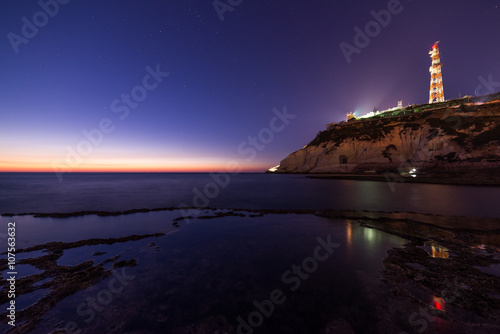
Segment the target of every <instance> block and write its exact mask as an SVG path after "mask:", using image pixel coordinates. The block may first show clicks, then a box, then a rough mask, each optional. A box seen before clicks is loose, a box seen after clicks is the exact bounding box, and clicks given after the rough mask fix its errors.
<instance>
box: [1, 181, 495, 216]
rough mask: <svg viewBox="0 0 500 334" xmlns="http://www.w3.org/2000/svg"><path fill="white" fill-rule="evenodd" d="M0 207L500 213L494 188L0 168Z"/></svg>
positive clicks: (28, 209)
mask: <svg viewBox="0 0 500 334" xmlns="http://www.w3.org/2000/svg"><path fill="white" fill-rule="evenodd" d="M0 189H1V191H0V213H7V212H9V213H23V212H73V211H79V210H105V211H117V210H129V209H139V208H159V207H178V206H179V205H183V206H207V207H216V208H233V209H234V208H244V209H267V208H271V209H349V210H370V211H372V210H374V211H401V212H419V213H433V214H442V215H464V216H477V217H500V206H498V200H499V198H500V187H480V186H453V185H434V184H414V183H396V184H395V185H394V188H393V189H391V187H390V186H389V184H388V183H386V182H375V181H351V180H319V179H311V178H307V177H306V176H305V175H275V174H237V175H227V174H224V175H222V174H175V173H71V174H64V175H63V180H62V182H59V180H58V178H57V177H56V175H55V174H54V173H0Z"/></svg>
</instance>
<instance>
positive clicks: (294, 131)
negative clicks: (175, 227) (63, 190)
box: [0, 0, 500, 172]
mask: <svg viewBox="0 0 500 334" xmlns="http://www.w3.org/2000/svg"><path fill="white" fill-rule="evenodd" d="M214 3H215V4H216V5H217V8H218V9H217V10H216V9H215V7H214ZM231 4H232V5H231ZM44 8H45V9H44ZM388 8H389V10H390V11H387V10H388ZM372 11H373V12H372ZM381 11H382V12H381ZM391 12H392V13H391ZM47 13H48V14H47ZM376 13H379V14H376ZM387 13H390V17H389V16H388V15H387ZM377 15H378V16H379V20H380V22H381V23H380V24H378V25H377V24H374V23H370V21H376V19H375V17H374V16H377ZM221 18H223V20H221ZM33 24H36V25H33ZM367 24H368V26H367ZM37 25H38V27H37ZM356 27H358V29H357V31H362V32H363V33H365V32H366V31H365V30H366V28H367V27H368V29H369V31H368V37H367V38H368V39H369V40H367V39H364V38H363V36H362V37H359V36H358V38H357V40H356V41H355V35H356V34H358V33H357V32H356V31H355V28H356ZM370 29H371V30H370ZM499 31H500V0H475V1H473V0H440V1H435V0H419V1H416V0H413V1H411V0H402V1H401V2H399V1H397V0H390V1H389V0H381V1H374V0H369V1H368V0H365V1H360V0H349V1H324V0H307V1H306V0H300V1H299V0H289V1H276V0H275V1H271V0H267V1H264V0H263V1H249V0H248V1H245V0H220V1H215V2H214V1H213V0H191V1H186V0H183V1H181V0H175V1H174V0H148V1H126V0H121V1H118V0H106V1H102V0H85V1H83V0H57V1H56V0H41V1H40V2H38V1H34V0H31V1H28V0H23V1H20V0H3V1H2V2H0V33H1V34H2V36H3V37H2V42H1V43H0V54H1V62H0V73H1V76H0V91H1V95H0V171H53V170H56V171H60V172H68V171H129V170H130V171H131V170H133V171H223V170H225V169H226V165H227V164H228V163H230V162H232V163H233V164H236V165H238V166H239V167H240V168H242V170H244V171H259V172H260V171H264V170H265V169H267V168H269V167H271V166H274V165H277V164H278V163H279V161H280V160H281V159H283V158H285V157H286V156H287V155H288V154H289V153H291V152H293V151H295V150H297V149H300V148H301V147H302V146H304V145H305V144H307V143H308V142H309V141H310V140H312V139H313V138H314V136H315V135H316V133H317V132H318V131H320V130H323V129H324V128H325V124H326V123H330V122H339V121H341V120H344V119H345V114H346V113H347V112H351V111H356V112H357V114H359V115H362V114H365V113H367V112H369V111H371V110H372V109H373V107H374V106H377V107H378V108H379V109H386V108H390V107H393V106H396V105H397V101H398V100H403V104H404V105H407V104H421V103H427V101H428V90H429V80H430V75H429V66H430V63H431V60H430V58H429V55H428V52H429V50H430V49H431V46H432V44H433V43H434V42H435V41H437V40H440V41H441V43H440V44H439V46H440V50H441V59H442V62H443V69H442V70H443V81H444V92H445V98H446V99H452V98H457V97H459V95H460V94H461V95H462V96H463V95H466V94H469V95H475V94H477V95H482V94H486V93H489V92H493V91H499V90H500V83H498V82H500V43H499V42H498V32H499ZM370 35H371V36H372V37H370ZM356 42H357V43H356ZM342 43H343V44H342ZM356 44H357V46H356ZM341 45H343V47H344V49H345V50H350V51H345V53H344V52H343V51H342V48H341ZM348 45H349V46H348ZM348 60H349V62H348ZM488 81H493V83H492V84H489V85H485V82H488ZM273 110H274V111H273ZM249 136H250V137H251V138H249Z"/></svg>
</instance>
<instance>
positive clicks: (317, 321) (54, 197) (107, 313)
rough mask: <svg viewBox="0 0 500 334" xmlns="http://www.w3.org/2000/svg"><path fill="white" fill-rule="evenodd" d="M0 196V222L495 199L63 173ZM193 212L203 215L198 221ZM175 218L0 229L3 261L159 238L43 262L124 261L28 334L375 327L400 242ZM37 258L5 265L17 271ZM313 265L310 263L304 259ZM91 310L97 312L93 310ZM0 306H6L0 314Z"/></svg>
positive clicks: (315, 224) (342, 228) (457, 211)
mask: <svg viewBox="0 0 500 334" xmlns="http://www.w3.org/2000/svg"><path fill="white" fill-rule="evenodd" d="M0 189H1V191H0V213H6V212H11V213H23V212H74V211H80V210H106V211H117V210H129V209H138V208H161V207H178V206H208V207H215V208H219V209H224V208H227V209H238V208H242V209H265V208H272V209H350V210H380V211H412V212H422V213H436V214H443V215H465V216H485V217H500V208H499V206H498V205H497V203H498V198H499V195H500V188H496V187H461V186H447V185H425V184H410V183H408V184H405V183H398V184H396V185H395V188H394V191H393V190H391V188H390V187H389V185H388V184H387V183H385V182H372V181H347V180H318V179H310V178H307V177H305V176H304V175H274V174H239V175H231V176H227V175H221V174H215V175H210V174H120V173H115V174H99V173H96V174H84V173H80V174H76V173H75V174H67V175H64V179H63V182H59V180H58V179H57V177H56V176H55V175H54V174H51V173H45V174H43V173H12V174H9V173H3V174H0ZM191 211H196V210H187V215H190V212H191ZM201 211H203V214H204V215H214V212H213V211H211V210H201ZM183 215H184V212H183V210H171V211H158V212H146V213H136V214H130V215H119V216H105V217H101V216H97V215H84V216H76V217H69V218H64V219H60V218H34V217H33V216H30V215H25V216H14V217H7V216H3V217H0V227H1V231H0V247H3V246H6V241H7V240H6V238H7V233H6V232H7V224H8V223H9V222H15V223H16V236H15V237H16V247H17V249H21V248H26V247H30V246H35V245H42V244H47V243H51V242H54V241H60V242H74V241H81V240H89V239H92V238H119V237H126V236H130V235H133V234H138V235H144V234H152V233H157V232H160V233H165V235H163V236H161V237H148V238H146V239H141V240H137V241H128V242H118V243H114V244H106V243H99V244H95V245H84V246H75V247H71V248H69V249H65V250H64V251H63V252H62V253H61V257H60V258H58V259H57V264H58V265H59V266H66V268H76V266H78V265H79V264H82V263H84V262H87V263H88V262H90V263H92V264H93V265H98V264H99V263H106V264H105V268H106V269H109V270H111V269H113V267H112V266H113V261H116V259H120V260H131V259H134V260H136V261H137V263H136V265H134V266H132V267H125V268H122V269H116V271H113V276H110V277H107V278H104V279H102V280H98V281H97V282H96V283H95V284H93V285H91V286H89V287H86V288H83V289H80V290H77V291H75V292H74V293H71V294H70V295H69V296H67V297H65V298H64V299H62V300H59V301H58V302H57V304H55V305H54V306H53V307H51V308H50V310H48V311H47V312H46V313H44V314H43V317H42V318H41V319H40V321H39V322H38V323H37V325H36V328H35V329H34V330H33V331H30V332H29V333H49V332H52V331H54V330H62V329H63V328H65V327H67V328H69V327H71V328H73V330H72V331H69V332H71V333H214V332H215V331H214V330H213V328H219V329H221V330H220V331H219V333H225V332H227V333H250V332H251V330H254V333H320V332H321V330H322V329H324V328H325V326H327V324H328V323H330V322H331V321H338V320H339V319H341V320H340V321H341V322H344V323H347V324H349V326H351V327H352V328H353V329H354V330H355V331H356V332H357V333H369V332H372V329H373V326H374V325H375V324H376V323H378V322H380V321H382V322H383V321H389V320H383V319H378V318H377V311H376V309H377V308H378V307H386V305H385V304H380V303H379V302H378V300H379V299H380V298H382V297H381V296H390V291H389V287H388V285H386V284H384V283H382V282H381V281H380V270H381V269H382V268H383V260H384V258H385V256H386V252H387V251H388V250H389V249H391V248H399V247H403V245H404V244H405V243H406V242H407V240H405V239H403V238H400V237H397V236H394V235H391V234H388V233H385V232H382V231H378V230H375V229H371V228H368V227H364V226H361V225H360V224H359V223H358V222H356V221H351V220H346V219H333V220H332V219H327V218H324V217H318V216H316V215H313V214H266V215H264V216H258V217H255V216H252V215H251V214H250V213H249V212H245V211H243V214H242V215H241V216H229V217H213V218H212V219H193V220H192V221H191V222H189V221H188V222H186V221H181V222H180V225H178V224H177V225H174V224H172V222H173V221H174V220H175V219H176V218H179V217H181V216H183ZM319 240H323V241H322V242H320V241H319ZM326 240H331V242H333V243H335V244H338V248H335V250H334V251H333V252H332V253H331V254H328V253H326V251H327V248H324V249H323V250H321V253H317V247H318V246H319V245H322V244H325V242H326ZM46 252H47V250H36V251H33V252H30V253H19V254H17V255H18V258H17V260H18V261H19V260H21V259H23V258H29V257H40V256H42V255H45V254H46ZM96 252H98V253H96ZM98 254H100V255H98ZM318 254H321V257H322V260H321V261H320V260H315V259H316V258H317V256H318ZM325 256H326V257H325ZM318 259H319V257H318ZM103 261H104V262H103ZM106 261H110V262H106ZM297 266H298V267H297ZM294 268H295V269H294ZM296 268H299V272H301V273H299V272H296V271H295V270H296ZM300 268H303V269H300ZM17 270H18V279H19V278H21V277H26V276H29V275H33V276H34V275H35V274H42V273H43V272H44V270H45V269H44V268H43V267H41V268H38V267H35V266H32V265H30V264H18V265H17ZM113 270H114V269H113ZM301 270H302V271H301ZM292 271H293V272H292ZM117 272H118V273H119V274H120V275H126V277H130V279H128V281H126V283H124V285H123V287H120V289H118V288H117V289H114V288H113V289H111V288H110V287H112V286H114V285H112V284H116V278H115V276H116V275H118V274H117ZM306 272H307V274H306ZM2 276H3V278H2V279H4V278H5V277H6V276H7V272H6V271H4V272H2ZM33 276H32V277H33ZM116 277H118V276H116ZM52 279H54V277H53V276H49V277H47V278H45V279H44V280H43V281H41V282H40V281H39V282H36V283H33V291H31V292H28V293H22V294H19V295H18V296H16V303H17V305H18V311H19V310H21V309H25V308H27V307H30V305H35V304H36V303H37V302H38V301H39V300H40V298H42V297H45V296H48V295H49V294H50V293H52V292H51V291H52V290H51V289H48V288H38V287H39V286H41V284H42V283H44V282H50V281H51V280H52ZM33 281H35V280H33ZM120 282H121V281H120ZM52 288H56V287H52ZM276 290H279V292H280V293H281V298H280V301H282V303H281V302H280V304H275V305H274V306H272V312H271V311H270V310H269V307H271V306H269V305H270V304H269V302H267V301H268V300H270V298H271V295H272V293H273V291H276ZM110 291H112V292H110ZM96 298H97V299H96ZM384 298H385V297H384ZM387 298H389V297H387ZM432 298H434V296H429V300H428V302H429V303H430V302H431V300H432ZM382 299H383V298H382ZM92 300H98V301H99V300H100V302H99V304H98V305H97V304H95V305H97V306H94V304H92V303H91V301H92ZM383 300H387V299H383ZM256 303H257V304H258V305H261V304H262V303H264V304H266V305H268V306H267V307H268V308H267V311H262V314H264V313H266V314H268V313H269V316H267V315H266V316H265V317H264V316H262V315H259V314H258V310H259V308H258V307H257V306H256ZM388 306H390V303H388ZM6 307H7V304H6V303H4V304H2V305H0V308H1V309H4V310H5V309H6ZM259 307H260V306H259ZM417 309H418V308H417V306H415V310H417ZM407 312H408V313H411V312H413V309H410V310H407ZM271 313H272V314H271ZM259 316H261V317H262V319H260V318H259ZM256 317H257V318H256ZM5 319H6V318H4V320H3V321H0V332H3V331H5V330H6V329H8V328H9V326H8V325H7V323H6V320H5ZM18 320H19V321H23V319H21V318H19V319H18ZM261 320H262V321H261ZM242 322H245V324H244V325H242ZM390 322H394V323H397V324H398V326H399V327H398V326H397V327H396V328H399V329H398V331H396V332H397V333H399V332H400V331H401V330H402V329H405V330H409V329H410V328H411V324H410V322H409V320H408V315H405V316H402V318H401V319H391V320H390ZM248 324H253V325H252V326H253V327H252V328H249V327H248V326H249V325H248ZM440 324H441V323H440ZM447 325H449V324H448V323H447ZM68 326H69V327H68ZM429 326H430V327H429V332H435V329H436V328H434V327H432V326H434V323H432V324H429ZM436 326H437V325H436ZM440 326H441V325H440ZM243 327H245V328H246V329H245V328H243ZM203 328H205V331H203ZM207 328H212V329H210V330H208V329H207ZM79 330H81V332H79ZM451 332H453V331H451Z"/></svg>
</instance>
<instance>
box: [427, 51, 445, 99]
mask: <svg viewBox="0 0 500 334" xmlns="http://www.w3.org/2000/svg"><path fill="white" fill-rule="evenodd" d="M438 43H439V42H436V43H434V45H433V46H432V50H431V51H429V54H430V56H431V58H432V66H431V67H430V68H429V72H431V89H430V91H429V103H434V102H444V91H443V75H442V74H441V66H443V64H441V57H440V56H439V47H438Z"/></svg>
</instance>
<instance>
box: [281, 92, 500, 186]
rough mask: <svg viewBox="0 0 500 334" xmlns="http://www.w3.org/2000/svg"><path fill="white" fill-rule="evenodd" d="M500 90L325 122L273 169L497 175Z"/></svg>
mask: <svg viewBox="0 0 500 334" xmlns="http://www.w3.org/2000/svg"><path fill="white" fill-rule="evenodd" d="M499 144H500V93H496V94H490V95H484V96H479V97H475V98H470V97H466V98H464V99H456V100H451V101H446V102H442V103H433V104H426V105H419V106H416V105H414V106H410V107H407V108H404V109H399V110H396V111H394V110H392V111H390V112H387V113H384V114H381V115H377V116H375V117H371V118H366V119H362V120H351V121H348V122H341V123H340V124H335V123H333V124H329V125H328V126H327V130H325V131H320V132H319V133H318V134H317V136H316V138H314V139H313V140H312V141H311V142H310V143H309V144H307V145H306V146H305V147H304V148H302V149H300V150H298V151H296V152H294V153H292V154H290V155H289V156H287V157H286V158H285V159H283V160H282V161H281V163H280V165H279V168H277V170H276V173H315V174H316V173H321V174H325V173H326V174H328V173H332V174H363V175H366V174H383V173H387V172H392V173H393V172H397V173H398V174H400V175H403V176H410V175H411V176H416V175H418V174H428V175H432V174H454V175H460V174H470V173H471V172H474V173H475V172H477V173H486V174H492V173H494V174H497V175H498V174H500V173H498V172H499V171H500V147H499V146H500V145H499Z"/></svg>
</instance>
